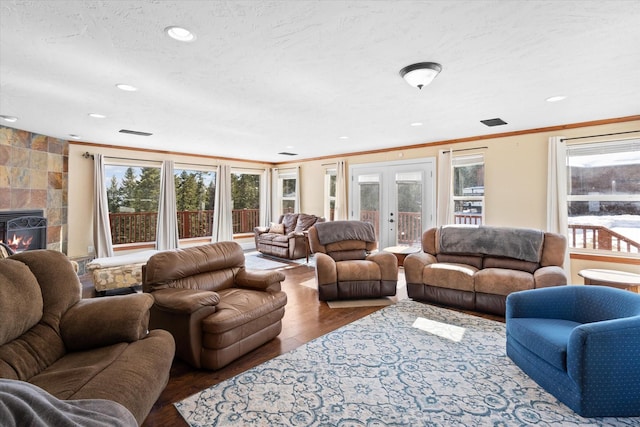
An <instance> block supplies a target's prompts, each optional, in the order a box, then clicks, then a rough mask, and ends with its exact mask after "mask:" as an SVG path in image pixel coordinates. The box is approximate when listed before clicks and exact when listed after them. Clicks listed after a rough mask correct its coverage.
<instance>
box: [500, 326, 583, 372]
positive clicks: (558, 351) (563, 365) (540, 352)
mask: <svg viewBox="0 0 640 427" xmlns="http://www.w3.org/2000/svg"><path fill="white" fill-rule="evenodd" d="M580 325H581V323H578V322H573V321H571V320H563V319H534V318H512V319H509V323H508V324H507V328H508V330H507V334H509V335H510V336H511V337H512V338H514V339H515V340H517V341H518V342H519V343H520V344H521V345H522V346H524V347H525V348H527V349H529V351H531V352H532V353H534V354H536V355H537V356H538V357H540V358H541V359H543V360H545V361H546V362H547V363H549V364H550V365H552V366H554V367H556V368H558V369H560V370H562V371H564V372H566V371H567V344H568V343H569V336H570V335H571V332H572V331H573V330H574V328H576V327H577V326H580Z"/></svg>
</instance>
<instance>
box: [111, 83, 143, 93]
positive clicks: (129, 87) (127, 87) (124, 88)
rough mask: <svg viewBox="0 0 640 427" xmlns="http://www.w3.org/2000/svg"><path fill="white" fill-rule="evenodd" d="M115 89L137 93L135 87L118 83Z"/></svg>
mask: <svg viewBox="0 0 640 427" xmlns="http://www.w3.org/2000/svg"><path fill="white" fill-rule="evenodd" d="M116 87H117V88H118V89H120V90H124V91H127V92H135V91H137V90H138V88H137V87H135V86H131V85H128V84H124V83H118V84H117V85H116Z"/></svg>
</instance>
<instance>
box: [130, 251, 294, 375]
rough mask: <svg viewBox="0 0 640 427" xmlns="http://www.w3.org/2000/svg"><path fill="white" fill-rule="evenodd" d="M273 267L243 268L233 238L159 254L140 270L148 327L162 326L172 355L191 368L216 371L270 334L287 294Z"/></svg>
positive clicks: (278, 328) (276, 329)
mask: <svg viewBox="0 0 640 427" xmlns="http://www.w3.org/2000/svg"><path fill="white" fill-rule="evenodd" d="M282 280H284V274H283V273H281V272H279V271H266V270H265V271H247V270H246V269H245V268H244V253H243V252H242V248H241V247H240V245H239V244H237V243H235V242H219V243H212V244H208V245H202V246H195V247H190V248H186V249H177V250H172V251H164V252H159V253H157V254H155V255H153V256H152V257H151V258H150V259H149V261H148V262H147V264H146V266H144V268H143V283H142V288H143V290H144V292H149V293H151V295H153V297H154V298H155V303H154V305H153V307H152V308H151V318H150V321H149V323H150V328H158V329H165V330H167V331H169V332H171V334H172V335H173V337H174V338H175V341H176V355H177V356H178V357H179V358H180V359H182V360H184V361H185V362H187V363H189V364H190V365H192V366H193V367H196V368H205V369H219V368H222V367H223V366H225V365H227V364H229V363H230V362H232V361H233V360H235V359H237V358H239V357H240V356H242V355H244V354H246V353H248V352H250V351H252V350H253V349H255V348H257V347H259V346H261V345H262V344H264V343H266V342H267V341H269V340H271V339H273V338H275V337H276V336H277V335H278V334H279V333H280V331H281V330H282V317H283V316H284V306H285V304H286V303H287V295H286V294H285V293H284V292H282V291H281V289H280V284H281V282H282Z"/></svg>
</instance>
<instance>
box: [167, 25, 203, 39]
mask: <svg viewBox="0 0 640 427" xmlns="http://www.w3.org/2000/svg"><path fill="white" fill-rule="evenodd" d="M164 32H165V33H167V35H168V36H169V37H171V38H172V39H174V40H178V41H179V42H187V43H188V42H192V41H194V40H195V39H196V35H195V34H193V33H192V32H191V31H189V30H187V29H186V28H182V27H177V26H170V27H167V28H165V29H164Z"/></svg>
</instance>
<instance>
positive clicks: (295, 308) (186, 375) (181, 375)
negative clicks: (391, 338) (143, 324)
mask: <svg viewBox="0 0 640 427" xmlns="http://www.w3.org/2000/svg"><path fill="white" fill-rule="evenodd" d="M281 271H283V272H284V273H285V275H286V279H285V281H284V282H283V284H282V289H283V290H284V291H285V292H286V293H287V298H288V302H287V306H286V309H285V315H284V318H283V322H282V332H281V333H280V335H278V337H277V338H275V339H274V340H272V341H270V342H268V343H266V344H264V345H263V346H261V347H259V348H257V349H255V350H254V351H252V352H251V353H248V354H246V355H245V356H243V357H241V358H240V359H238V360H236V361H234V362H232V363H231V364H229V365H227V366H226V367H224V368H222V369H220V370H218V371H205V370H196V369H194V368H191V367H190V366H189V365H187V364H185V363H183V362H181V361H180V360H175V361H174V363H173V366H172V368H171V378H170V379H169V384H168V385H167V387H166V388H165V390H164V391H163V392H162V394H161V395H160V398H159V399H158V401H157V402H156V403H155V405H154V407H153V409H152V410H151V413H150V414H149V416H148V417H147V419H146V420H145V422H144V424H143V426H145V427H151V426H163V427H164V426H172V427H173V426H186V425H187V423H186V422H185V421H184V420H183V419H182V417H181V416H180V415H179V414H178V411H177V410H176V409H175V407H174V406H173V403H174V402H178V401H180V400H182V399H184V398H186V397H189V396H191V395H192V394H194V393H196V392H198V391H201V390H203V389H205V388H207V387H210V386H212V385H214V384H218V383H220V382H222V381H224V380H226V379H229V378H232V377H233V376H235V375H238V374H239V373H241V372H244V371H246V370H247V369H249V368H252V367H254V366H257V365H259V364H261V363H263V362H265V361H267V360H269V359H272V358H274V357H276V356H278V355H280V354H283V353H286V352H288V351H291V350H293V349H294V348H296V347H298V346H300V345H302V344H304V343H306V342H308V341H311V340H313V339H314V338H317V337H319V336H322V335H324V334H326V333H328V332H331V331H333V330H335V329H338V328H339V327H341V326H344V325H346V324H348V323H351V322H353V321H354V320H357V319H360V318H361V317H364V316H367V315H369V314H371V313H373V312H375V311H377V310H380V309H381V308H382V307H358V308H344V309H331V308H329V306H328V305H327V304H326V303H325V302H321V301H318V293H317V291H316V290H314V289H311V288H309V287H306V286H303V285H301V284H300V283H302V282H305V281H307V280H310V279H313V278H314V275H315V270H314V268H313V267H312V266H308V265H297V264H296V265H293V264H292V265H291V267H288V268H285V269H283V270H281ZM87 280H88V281H87ZM83 283H84V284H85V290H84V297H92V296H93V295H92V291H93V286H92V284H91V279H90V278H85V279H84V280H83ZM399 295H400V294H399ZM400 296H401V295H400ZM471 314H476V313H471ZM483 317H487V318H491V319H494V320H503V319H501V318H499V317H496V316H487V315H484V316H483Z"/></svg>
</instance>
